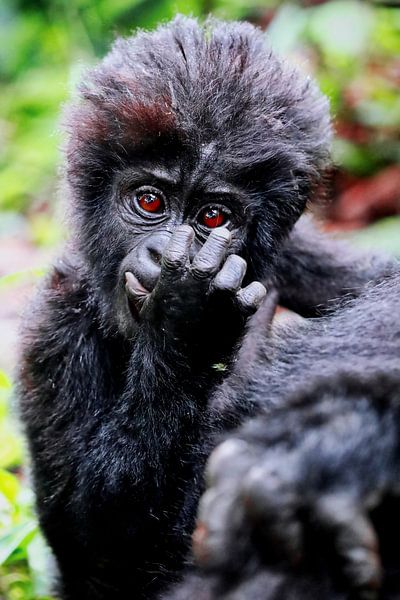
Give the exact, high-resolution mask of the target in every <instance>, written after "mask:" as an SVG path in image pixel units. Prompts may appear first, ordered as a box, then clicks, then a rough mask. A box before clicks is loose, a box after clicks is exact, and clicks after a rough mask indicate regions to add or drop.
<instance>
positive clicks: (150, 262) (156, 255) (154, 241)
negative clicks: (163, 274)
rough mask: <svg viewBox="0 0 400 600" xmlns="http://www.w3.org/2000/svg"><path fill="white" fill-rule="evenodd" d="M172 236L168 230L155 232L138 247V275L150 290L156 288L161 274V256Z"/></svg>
mask: <svg viewBox="0 0 400 600" xmlns="http://www.w3.org/2000/svg"><path fill="white" fill-rule="evenodd" d="M170 238H171V234H170V233H166V232H163V233H158V234H153V235H151V236H150V237H149V238H148V239H147V240H146V241H144V243H143V244H142V245H141V247H139V248H138V256H137V268H138V276H139V279H140V281H141V282H142V284H143V285H144V286H145V287H146V288H147V289H148V290H152V289H153V288H154V286H155V285H156V283H157V280H158V278H159V276H160V271H161V258H162V255H163V252H164V250H165V248H166V246H167V244H168V242H169V240H170Z"/></svg>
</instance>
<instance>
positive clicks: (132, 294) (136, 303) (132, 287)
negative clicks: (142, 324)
mask: <svg viewBox="0 0 400 600" xmlns="http://www.w3.org/2000/svg"><path fill="white" fill-rule="evenodd" d="M125 292H126V296H127V298H128V305H129V310H130V311H131V314H132V316H133V318H134V319H135V320H136V321H138V320H139V313H140V310H141V309H142V307H143V304H144V303H145V300H146V299H147V298H148V297H149V295H150V292H149V290H147V289H146V288H145V287H143V286H142V284H141V283H140V281H139V280H138V279H137V277H136V276H135V275H134V274H133V273H131V272H130V271H126V273H125Z"/></svg>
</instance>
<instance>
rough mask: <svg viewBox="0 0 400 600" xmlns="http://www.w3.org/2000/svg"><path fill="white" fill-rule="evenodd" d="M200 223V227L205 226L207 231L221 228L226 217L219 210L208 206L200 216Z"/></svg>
mask: <svg viewBox="0 0 400 600" xmlns="http://www.w3.org/2000/svg"><path fill="white" fill-rule="evenodd" d="M200 221H201V224H202V225H205V226H206V227H208V228H209V229H215V227H221V225H224V223H226V221H227V215H226V213H224V212H223V210H222V209H221V208H218V207H217V206H210V207H209V208H206V209H205V210H203V212H202V213H201V214H200Z"/></svg>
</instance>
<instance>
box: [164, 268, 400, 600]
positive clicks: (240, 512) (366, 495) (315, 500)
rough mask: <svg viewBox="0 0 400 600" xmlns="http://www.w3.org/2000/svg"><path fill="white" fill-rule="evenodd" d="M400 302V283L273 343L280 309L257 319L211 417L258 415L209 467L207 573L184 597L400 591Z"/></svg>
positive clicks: (287, 331)
mask: <svg viewBox="0 0 400 600" xmlns="http://www.w3.org/2000/svg"><path fill="white" fill-rule="evenodd" d="M399 298H400V277H399V276H398V275H397V276H393V277H389V278H387V280H386V281H383V282H382V283H381V284H379V285H375V286H373V285H371V286H369V287H367V288H366V290H365V291H364V293H363V294H362V295H361V297H360V298H359V299H358V300H356V301H354V300H353V301H347V302H345V303H342V304H340V305H339V306H338V307H337V308H336V309H335V310H334V312H333V313H332V314H330V315H329V316H326V317H321V318H319V319H315V320H312V321H306V322H303V323H302V324H301V325H298V326H296V327H291V328H288V327H286V328H284V329H282V330H276V331H274V333H273V334H272V335H270V336H268V335H267V332H266V331H265V328H264V329H263V325H265V323H266V322H267V320H268V319H266V318H265V317H266V312H267V311H268V310H269V314H270V316H271V315H272V314H273V311H272V310H271V307H269V308H268V305H265V306H264V307H263V308H262V309H260V312H259V313H258V314H257V315H256V316H255V317H254V318H253V320H254V322H253V324H252V333H251V335H250V336H249V337H247V339H246V341H245V343H244V345H243V347H242V349H241V351H240V355H239V359H238V362H237V364H236V366H235V368H234V371H233V373H232V375H231V376H230V377H229V378H228V379H227V380H226V381H225V382H224V384H223V385H222V386H221V388H220V389H219V390H218V391H217V392H216V394H215V395H214V397H213V399H212V402H211V410H212V411H214V412H215V416H216V420H217V421H218V422H219V423H220V422H221V419H222V420H223V419H226V420H227V423H229V422H230V420H231V414H232V407H233V406H235V405H236V406H237V407H238V408H239V409H240V407H244V406H247V407H248V406H252V407H253V409H255V410H256V411H258V412H260V416H259V417H258V418H257V419H252V420H250V421H248V422H247V423H246V424H245V425H244V426H243V427H242V428H241V429H239V430H238V431H236V432H235V433H234V434H233V435H232V436H231V437H229V439H228V440H227V441H225V442H224V443H222V445H220V446H219V447H218V448H217V449H216V450H215V451H214V453H213V454H212V456H211V459H210V460H209V463H208V467H207V481H208V486H209V488H208V491H207V492H206V494H205V495H204V496H203V498H202V499H201V502H200V510H199V522H198V526H197V530H196V532H195V534H194V549H195V553H196V556H197V559H198V563H199V564H200V565H201V566H202V567H203V569H204V571H205V572H208V573H209V578H208V579H207V580H203V579H201V578H200V579H199V580H198V581H196V578H193V579H192V580H191V581H190V582H187V584H186V586H187V587H186V588H185V587H182V588H181V589H180V590H178V591H177V592H176V595H173V596H172V597H173V598H174V599H176V600H178V599H186V598H187V599H189V598H194V597H196V598H202V599H204V600H205V599H206V598H207V599H210V600H211V599H212V598H221V599H222V598H229V599H230V598H232V599H233V598H241V599H246V598H248V599H249V600H250V599H251V600H278V599H279V600H281V599H286V598H290V599H298V600H300V599H303V598H327V599H328V598H329V599H345V598H347V597H348V591H349V590H350V591H351V592H352V595H351V597H357V598H368V599H372V598H377V597H378V591H379V592H380V593H379V597H380V598H398V597H399V594H400V576H399V573H400V559H399V552H398V539H399V534H400V522H399V514H400V497H399V492H400V490H399V475H400V452H399V447H400V428H399V423H400V362H399V358H400V326H399V322H400V321H399V316H400V310H399ZM270 302H271V300H270ZM261 316H262V317H263V319H262V320H261ZM282 381H284V382H285V386H283V385H282ZM257 406H258V409H257V408H256V407H257ZM207 585H208V587H207ZM188 590H189V593H188ZM196 590H198V591H199V592H200V590H201V594H200V595H199V594H197V593H196Z"/></svg>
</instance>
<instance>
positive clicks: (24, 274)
mask: <svg viewBox="0 0 400 600" xmlns="http://www.w3.org/2000/svg"><path fill="white" fill-rule="evenodd" d="M46 271H47V269H46V268H45V267H37V268H35V269H25V270H22V271H15V272H14V273H9V274H8V275H3V276H2V277H0V290H1V289H2V288H5V287H8V286H11V285H18V284H20V283H21V282H25V281H27V280H29V279H37V278H39V277H43V275H45V274H46Z"/></svg>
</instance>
